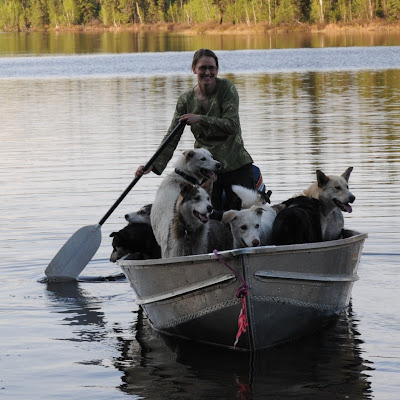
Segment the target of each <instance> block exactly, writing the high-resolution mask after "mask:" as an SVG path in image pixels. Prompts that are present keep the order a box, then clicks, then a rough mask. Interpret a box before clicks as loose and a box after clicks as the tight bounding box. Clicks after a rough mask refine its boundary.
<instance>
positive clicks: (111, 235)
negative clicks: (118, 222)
mask: <svg viewBox="0 0 400 400" xmlns="http://www.w3.org/2000/svg"><path fill="white" fill-rule="evenodd" d="M117 234H118V232H111V233H110V237H114V236H117Z"/></svg>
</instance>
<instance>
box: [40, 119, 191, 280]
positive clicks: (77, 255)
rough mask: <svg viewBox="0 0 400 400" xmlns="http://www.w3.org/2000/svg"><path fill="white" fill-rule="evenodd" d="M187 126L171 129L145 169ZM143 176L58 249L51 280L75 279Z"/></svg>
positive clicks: (48, 273)
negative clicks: (106, 224)
mask: <svg viewBox="0 0 400 400" xmlns="http://www.w3.org/2000/svg"><path fill="white" fill-rule="evenodd" d="M184 126H185V123H184V122H179V124H178V125H177V126H176V127H175V128H174V129H173V130H172V131H171V133H170V134H169V135H168V136H167V137H166V138H165V140H164V141H163V142H162V143H161V145H160V147H159V148H158V149H157V151H156V152H155V153H154V155H153V156H152V157H151V158H150V160H149V161H148V162H147V164H146V165H145V166H144V167H143V171H146V170H148V169H149V168H150V167H151V166H152V164H153V162H154V161H155V160H156V159H157V158H158V156H159V155H160V154H161V152H162V151H163V150H164V149H165V147H166V146H167V145H168V143H170V142H171V140H172V139H173V138H174V136H175V135H176V134H177V132H179V130H180V129H181V128H182V127H184ZM140 178H141V176H138V177H135V179H134V180H133V181H132V182H131V184H130V185H129V186H128V187H127V188H126V189H125V191H124V192H123V193H122V194H121V196H120V197H119V198H118V200H117V201H116V202H115V203H114V204H113V206H112V207H111V208H110V209H109V210H108V212H107V214H106V215H104V217H103V218H102V219H101V220H100V221H99V223H98V224H95V225H88V226H84V227H83V228H81V229H79V230H77V231H76V232H75V233H74V234H73V235H72V236H71V237H70V238H69V239H68V241H67V242H66V243H65V244H64V246H63V247H61V249H60V250H59V251H58V253H57V254H56V255H55V257H54V258H53V259H52V260H51V262H50V264H49V265H48V266H47V268H46V270H45V274H46V276H47V278H48V279H49V280H51V281H59V282H66V281H72V280H75V279H76V278H77V277H78V275H79V274H80V273H81V272H82V270H83V269H84V268H85V267H86V265H87V264H88V262H89V261H90V260H91V259H92V257H93V256H94V255H95V253H96V251H97V250H98V248H99V247H100V243H101V226H102V225H103V224H104V222H106V220H107V219H108V217H109V216H110V215H111V214H112V213H113V211H114V210H115V209H116V208H117V207H118V205H119V204H120V203H121V201H122V200H123V199H124V198H125V197H126V195H127V194H128V193H129V192H130V191H131V189H132V188H133V187H134V186H135V185H136V183H137V182H138V180H139V179H140Z"/></svg>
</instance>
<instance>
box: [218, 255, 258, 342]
mask: <svg viewBox="0 0 400 400" xmlns="http://www.w3.org/2000/svg"><path fill="white" fill-rule="evenodd" d="M214 255H215V257H217V259H218V261H219V262H220V263H221V264H223V265H224V266H225V267H227V268H228V269H230V270H231V271H232V272H233V274H234V275H235V276H236V278H238V279H239V280H240V281H242V284H241V285H240V286H239V287H238V289H237V291H236V297H237V298H238V299H241V300H242V308H241V310H240V314H239V319H238V328H239V329H238V332H237V334H236V340H235V343H234V344H233V348H236V345H237V343H238V341H239V338H240V336H241V334H242V333H243V332H244V333H246V332H247V327H248V326H249V323H248V322H247V316H246V299H245V297H246V296H247V295H248V294H249V290H250V287H249V285H248V284H247V283H246V282H245V281H244V279H243V278H242V277H241V276H240V275H239V274H238V273H236V271H235V270H234V269H233V268H232V267H231V266H230V265H229V264H228V263H227V262H226V261H225V260H224V259H223V258H222V257H221V256H220V255H219V254H218V251H217V250H214Z"/></svg>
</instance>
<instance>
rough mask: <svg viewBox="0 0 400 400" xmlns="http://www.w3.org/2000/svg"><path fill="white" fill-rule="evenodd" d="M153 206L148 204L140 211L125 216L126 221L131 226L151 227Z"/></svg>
mask: <svg viewBox="0 0 400 400" xmlns="http://www.w3.org/2000/svg"><path fill="white" fill-rule="evenodd" d="M152 206H153V205H152V204H146V205H145V206H143V207H142V208H141V209H140V210H139V211H136V212H133V213H129V214H125V219H126V220H127V221H128V222H129V223H130V224H149V225H151V222H150V213H151V208H152Z"/></svg>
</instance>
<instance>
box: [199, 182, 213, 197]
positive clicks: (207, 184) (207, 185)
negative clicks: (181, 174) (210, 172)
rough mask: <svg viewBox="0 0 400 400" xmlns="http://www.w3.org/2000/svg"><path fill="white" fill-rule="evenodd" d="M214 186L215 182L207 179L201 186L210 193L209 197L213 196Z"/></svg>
mask: <svg viewBox="0 0 400 400" xmlns="http://www.w3.org/2000/svg"><path fill="white" fill-rule="evenodd" d="M213 186H214V180H213V179H207V180H206V181H205V182H203V183H202V184H201V187H202V188H203V189H204V190H205V191H206V192H207V193H208V195H209V196H211V194H212V190H213Z"/></svg>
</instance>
